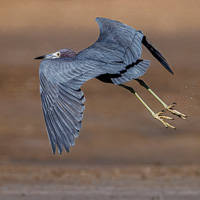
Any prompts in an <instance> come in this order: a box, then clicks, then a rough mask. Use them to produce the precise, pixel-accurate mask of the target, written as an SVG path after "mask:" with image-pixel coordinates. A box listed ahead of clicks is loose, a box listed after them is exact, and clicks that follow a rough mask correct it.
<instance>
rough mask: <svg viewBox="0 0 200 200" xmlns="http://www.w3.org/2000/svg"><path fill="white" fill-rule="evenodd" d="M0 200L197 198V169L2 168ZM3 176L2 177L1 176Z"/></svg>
mask: <svg viewBox="0 0 200 200" xmlns="http://www.w3.org/2000/svg"><path fill="white" fill-rule="evenodd" d="M0 170H1V175H0V180H1V183H0V184H1V187H0V196H1V199H5V200H7V199H31V200H32V199H41V200H43V199H44V200H45V199H49V200H51V199H59V200H60V199H138V200H143V199H144V200H146V199H147V200H164V199H165V200H168V199H173V200H179V199H180V200H186V199H192V200H195V199H199V197H200V191H199V187H200V169H199V167H198V166H192V167H191V166H187V167H186V166H185V167H161V166H126V167H122V166H121V167H113V166H112V167H111V166H98V167H97V166H93V167H91V166H90V167H85V166H79V167H77V166H67V167H66V166H62V167H61V166H59V165H55V166H53V165H46V164H45V165H41V164H40V165H39V166H37V165H34V164H32V165H23V166H21V165H16V166H14V167H13V166H11V165H8V164H5V165H4V166H1V168H0ZM2 173H3V174H2Z"/></svg>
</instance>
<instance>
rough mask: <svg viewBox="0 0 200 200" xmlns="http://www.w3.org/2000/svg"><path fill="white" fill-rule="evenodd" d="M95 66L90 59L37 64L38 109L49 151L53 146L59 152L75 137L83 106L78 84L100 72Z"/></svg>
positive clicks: (83, 99) (78, 128) (83, 98)
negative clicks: (38, 76)
mask: <svg viewBox="0 0 200 200" xmlns="http://www.w3.org/2000/svg"><path fill="white" fill-rule="evenodd" d="M87 66H90V67H89V69H88V68H87ZM95 67H96V65H95V63H94V62H90V63H88V62H86V63H84V62H83V61H80V60H79V61H77V60H73V59H71V60H66V59H64V60H63V59H55V60H44V61H42V62H41V64H40V93H41V101H42V109H43V113H44V119H45V123H46V127H47V132H48V136H49V140H50V143H51V146H52V151H53V153H55V152H56V146H57V148H58V152H59V153H62V150H63V147H64V148H65V149H66V151H69V150H70V147H71V146H73V145H74V144H75V138H76V137H78V136H79V131H80V129H81V122H82V119H83V111H84V109H85V106H84V102H85V97H84V94H83V92H82V91H81V89H80V87H81V86H82V84H83V83H84V82H85V81H87V80H89V79H91V78H94V77H96V76H98V75H99V74H100V73H102V72H101V71H100V70H95ZM92 68H93V70H92Z"/></svg>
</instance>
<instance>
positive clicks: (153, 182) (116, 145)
mask: <svg viewBox="0 0 200 200" xmlns="http://www.w3.org/2000/svg"><path fill="white" fill-rule="evenodd" d="M85 2H86V1H80V0H77V1H51V0H49V1H47V0H44V1H33V0H30V1H23V0H22V1H20V2H19V1H12V3H10V2H9V1H7V2H1V6H0V25H1V26H0V27H1V28H0V52H1V53H0V102H1V103H0V113H1V114H0V125H1V126H0V199H4V200H10V199H12V200H18V199H29V200H32V199H34V200H35V199H39V200H43V199H44V200H45V199H48V200H51V199H91V200H93V199H136V200H168V199H169V200H186V199H190V200H199V199H200V190H199V189H200V159H199V158H200V134H199V133H200V124H199V120H200V118H199V114H200V94H199V89H200V86H199V73H200V68H199V64H200V62H199V43H198V41H199V35H200V21H199V20H198V19H199V17H200V15H199V7H200V4H199V1H198V0H196V1H195V0H191V1H187V0H177V1H172V0H168V1H158V0H151V1H128V0H124V1H122V0H116V1H90V0H87V3H85ZM155 5H156V6H155ZM96 16H105V17H109V18H113V19H118V20H121V21H123V22H126V23H127V24H129V25H132V26H134V27H136V28H139V29H142V30H143V31H144V33H145V34H147V36H148V38H149V39H150V40H151V41H152V43H153V44H155V46H156V47H158V48H159V49H160V50H162V52H163V53H164V55H165V56H166V58H167V60H168V61H169V63H170V65H171V66H172V68H173V70H174V72H175V75H174V76H171V75H170V74H168V73H167V72H166V71H165V70H164V69H163V68H162V67H161V66H160V65H159V63H158V62H156V61H154V60H152V57H151V55H150V54H149V53H147V51H144V57H145V58H147V59H151V60H152V63H151V68H150V69H149V71H148V73H147V74H145V75H144V77H143V79H144V80H145V81H146V82H147V83H149V84H150V86H151V87H152V89H153V90H154V91H155V92H156V93H157V94H158V95H159V96H160V97H162V98H163V100H164V101H165V102H166V103H167V104H171V103H172V102H176V103H177V105H176V108H177V109H178V110H180V111H182V112H183V113H186V114H187V115H188V116H189V117H188V119H187V120H182V119H179V118H176V117H174V118H175V120H174V121H172V122H171V123H172V124H173V125H175V126H176V127H177V129H176V130H170V129H165V128H164V127H163V126H162V124H160V123H159V122H157V121H156V120H154V119H153V118H152V116H151V115H150V114H149V113H148V112H147V111H146V110H145V109H144V107H143V105H141V103H140V102H138V100H137V99H136V98H135V97H134V96H132V95H131V94H129V93H128V92H126V91H124V90H123V89H121V88H118V87H117V86H113V85H109V84H107V85H106V84H103V83H101V82H99V81H98V80H91V81H89V82H87V83H86V84H84V86H83V88H82V89H83V91H84V94H85V96H86V111H85V116H84V120H83V127H82V129H81V132H80V137H79V138H78V139H77V140H76V146H75V147H73V148H72V149H71V152H70V153H69V154H68V153H65V152H64V153H63V154H62V156H60V155H57V154H56V155H52V154H51V149H50V145H49V142H48V138H47V134H46V130H45V125H44V120H43V116H42V110H41V103H40V96H39V80H38V65H39V63H38V62H37V61H35V60H33V58H34V57H36V56H39V55H41V54H44V53H48V52H51V51H55V50H57V49H60V48H66V47H70V48H73V49H75V50H77V51H78V50H80V49H82V48H85V47H87V46H88V45H90V44H91V43H92V42H94V41H95V40H96V38H97V36H98V29H97V25H96V23H95V22H94V19H95V17H96ZM64 41H65V42H64ZM128 84H129V85H130V86H133V87H134V88H135V89H136V90H137V91H138V92H139V94H141V96H142V97H143V98H144V99H145V101H146V102H147V103H148V104H149V105H150V106H151V107H152V109H153V110H155V111H157V112H158V111H160V110H162V106H161V105H159V104H158V102H156V101H155V100H154V99H153V98H152V97H151V96H150V94H148V93H147V91H145V90H144V89H142V88H141V87H140V86H138V85H137V83H135V82H134V81H132V82H130V83H128ZM168 114H169V113H168ZM169 115H170V114H169Z"/></svg>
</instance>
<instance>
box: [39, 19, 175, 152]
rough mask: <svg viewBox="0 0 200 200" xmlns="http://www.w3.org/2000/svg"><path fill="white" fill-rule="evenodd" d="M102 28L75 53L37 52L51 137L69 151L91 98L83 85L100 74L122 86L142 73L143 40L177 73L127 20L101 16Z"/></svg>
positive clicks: (144, 62)
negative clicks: (85, 95) (125, 22)
mask: <svg viewBox="0 0 200 200" xmlns="http://www.w3.org/2000/svg"><path fill="white" fill-rule="evenodd" d="M96 21H97V22H98V24H99V27H100V35H99V38H98V40H97V41H96V42H95V43H94V44H93V45H91V46H90V47H88V48H87V49H84V50H82V51H80V52H79V53H77V54H76V53H75V52H74V51H72V50H70V49H62V50H60V51H58V52H55V53H53V54H48V55H45V56H40V57H37V58H36V59H43V61H42V62H41V64H40V70H39V74H40V93H41V100H42V108H43V113H44V118H45V122H46V127H47V132H48V136H49V139H50V142H51V146H52V149H53V152H54V153H55V152H56V146H57V147H58V152H59V153H62V149H63V147H64V148H65V149H66V150H67V151H69V149H70V146H73V145H74V142H75V138H76V137H78V135H79V131H80V128H81V121H82V118H83V111H84V108H85V107H84V102H85V97H84V94H83V92H82V91H81V89H80V87H81V86H82V85H83V83H84V82H86V81H88V80H90V79H92V78H97V79H99V80H101V81H104V82H109V83H114V84H116V85H122V83H125V82H127V81H130V80H132V79H137V78H139V77H140V76H142V75H143V74H144V73H145V72H146V70H147V69H148V67H149V64H150V62H149V61H148V60H142V59H141V56H142V43H143V44H144V45H145V46H146V47H147V48H148V49H149V51H150V52H151V53H152V54H153V56H154V57H155V58H157V59H158V60H159V61H160V63H161V64H162V65H163V66H164V67H165V68H166V69H167V70H168V71H169V72H171V73H172V70H171V69H170V67H169V65H168V64H167V61H166V60H165V58H164V57H163V56H162V55H161V54H160V53H159V52H158V51H157V50H156V49H155V48H154V47H153V46H152V45H151V44H150V43H149V42H148V41H147V40H146V37H145V36H144V35H143V33H142V32H141V31H137V30H135V29H134V28H132V27H130V26H128V25H125V24H122V23H121V22H118V21H114V20H110V19H106V18H96Z"/></svg>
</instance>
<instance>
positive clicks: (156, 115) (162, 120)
mask: <svg viewBox="0 0 200 200" xmlns="http://www.w3.org/2000/svg"><path fill="white" fill-rule="evenodd" d="M163 113H164V112H158V113H154V114H153V117H154V118H155V119H157V120H159V121H160V122H162V123H163V125H164V126H165V127H166V128H168V127H170V128H173V129H175V127H174V126H172V125H171V124H169V123H167V122H165V121H164V119H169V120H173V118H172V117H168V116H165V115H162V114H163Z"/></svg>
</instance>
